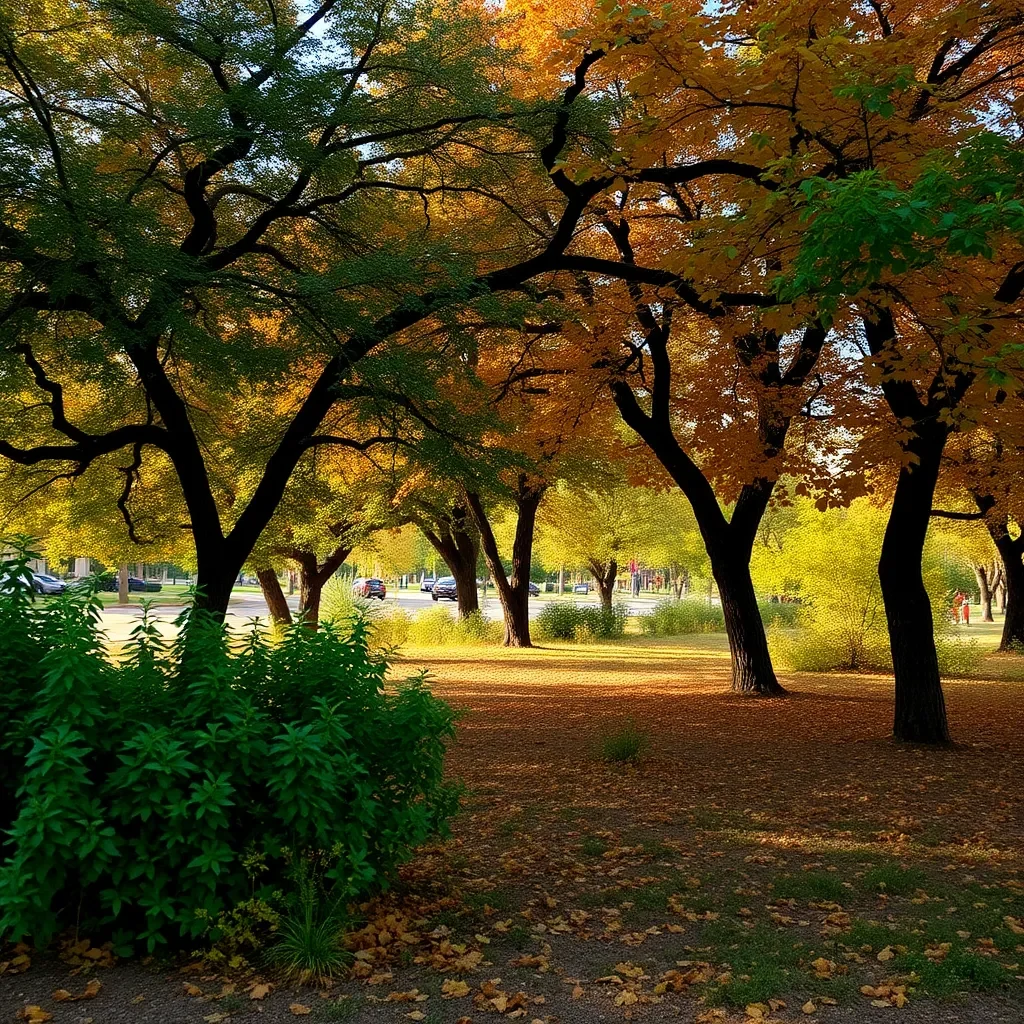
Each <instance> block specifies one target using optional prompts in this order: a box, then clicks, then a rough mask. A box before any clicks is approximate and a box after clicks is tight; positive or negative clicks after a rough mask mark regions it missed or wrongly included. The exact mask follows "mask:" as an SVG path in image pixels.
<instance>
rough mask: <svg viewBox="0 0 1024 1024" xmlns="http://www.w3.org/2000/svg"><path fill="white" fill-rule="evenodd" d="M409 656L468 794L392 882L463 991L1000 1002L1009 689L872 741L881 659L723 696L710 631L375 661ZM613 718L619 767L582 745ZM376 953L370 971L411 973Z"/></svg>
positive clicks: (1019, 924) (1011, 961)
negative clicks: (456, 714)
mask: <svg viewBox="0 0 1024 1024" xmlns="http://www.w3.org/2000/svg"><path fill="white" fill-rule="evenodd" d="M421 666H422V667H429V668H430V671H431V674H432V676H433V678H434V680H435V685H436V688H437V690H438V692H440V693H441V694H443V695H444V696H446V697H447V698H449V699H450V700H451V701H452V702H453V703H454V704H456V705H458V706H459V707H462V708H464V709H465V710H466V716H465V718H464V720H463V722H462V724H461V727H460V736H459V742H458V744H457V745H456V747H455V748H454V750H453V753H452V758H451V771H452V772H453V774H455V775H458V776H459V777H460V778H461V779H463V780H464V782H465V783H466V785H467V787H468V789H467V797H466V801H465V810H464V813H463V814H462V815H461V816H460V818H459V819H458V820H457V821H456V823H455V826H454V834H453V838H452V840H451V841H450V842H448V843H446V844H443V845H440V846H438V847H436V848H435V849H432V850H430V851H428V852H427V853H425V854H424V855H423V856H422V857H420V858H418V859H417V861H416V862H415V863H414V864H413V865H411V866H410V868H409V870H408V872H407V881H408V884H409V887H410V888H409V894H410V895H414V896H415V898H417V899H419V898H422V895H423V891H424V887H428V888H429V890H430V891H431V892H432V893H433V894H434V897H435V898H434V902H433V906H432V907H431V910H432V916H431V925H432V926H433V928H434V929H436V935H437V937H436V938H435V939H433V940H432V952H431V956H432V957H433V958H434V962H435V963H437V964H438V965H439V966H441V967H450V962H448V961H446V960H445V954H444V952H443V948H444V943H445V942H446V941H448V942H453V943H456V944H457V945H458V946H460V947H461V946H463V945H464V946H465V948H466V951H467V953H462V954H459V955H460V956H466V955H468V954H471V953H473V951H478V952H479V953H480V954H481V955H482V956H483V958H484V960H485V961H490V962H491V963H492V964H493V966H490V967H486V968H485V969H484V970H483V971H482V972H480V971H477V972H471V973H469V974H466V975H465V980H466V981H467V983H468V984H469V985H470V987H471V988H472V989H473V990H474V991H476V992H477V993H479V992H480V984H481V982H482V981H483V980H485V979H486V978H489V977H491V976H500V977H501V978H502V979H503V980H502V983H501V985H499V986H498V988H499V989H501V990H502V991H507V992H509V993H514V992H516V991H519V990H522V991H525V992H527V994H528V995H533V994H542V995H544V996H545V1000H546V1002H545V1004H544V1005H545V1007H546V1010H545V1012H546V1013H552V1014H555V1015H556V1016H560V1017H561V1018H562V1019H567V1020H575V1019H580V1020H586V1019H595V1018H596V1017H597V1016H598V1015H604V1016H605V1017H606V1018H607V1019H621V1018H622V1017H624V1016H627V1015H629V1014H634V1015H635V1016H637V1018H638V1019H652V1020H662V1019H665V1020H667V1019H676V1016H677V1015H678V1014H681V1015H682V1019H684V1020H692V1019H694V1018H695V1017H697V1018H698V1019H703V1020H709V1021H710V1020H719V1019H726V1018H725V1017H722V1016H710V1015H709V1014H710V1013H711V1011H712V1010H715V1011H716V1012H717V1011H718V1008H719V1007H720V1008H721V1011H720V1012H721V1013H722V1014H725V1015H727V1016H731V1015H733V1014H738V1018H737V1019H757V1018H756V1014H758V1013H762V1014H763V1016H764V1017H765V1018H775V1019H821V1020H823V1021H827V1020H829V1019H830V1015H833V1016H832V1017H831V1019H837V1020H858V1021H860V1020H873V1019H875V1018H876V1017H877V1019H879V1020H885V1019H888V1014H889V1013H890V1012H895V1011H896V1010H899V1014H898V1017H897V1019H916V1020H922V1021H923V1020H928V1021H931V1020H940V1019H941V1020H945V1019H947V1017H946V1016H945V1014H946V1013H947V1011H948V1009H949V1007H950V1006H954V1005H955V1006H959V1007H960V1009H961V1010H962V1009H963V1006H962V1004H961V1003H956V1004H951V1003H950V1000H954V999H956V1000H961V1001H962V1000H963V999H967V1000H968V1004H967V1005H969V1006H970V1007H972V1009H971V1014H973V1016H972V1015H971V1014H968V1015H966V1016H964V1017H963V1018H962V1019H964V1020H965V1021H966V1020H972V1021H974V1020H977V1021H985V1020H987V1019H992V1020H997V1019H1001V1018H1000V1017H999V1016H998V1014H999V1013H1000V1012H1002V1011H1001V1009H1000V1008H1006V1007H1009V1008H1010V1009H1009V1010H1008V1011H1007V1012H1009V1013H1010V1014H1011V1015H1010V1016H1006V1017H1005V1018H1004V1019H1006V1020H1018V1019H1021V1016H1022V1015H1024V876H1022V875H1021V873H1020V872H1021V868H1022V867H1024V864H1022V860H1024V828H1022V817H1024V816H1022V813H1021V812H1022V809H1024V792H1022V787H1021V785H1020V783H1019V763H1020V755H1021V748H1022V747H1024V731H1022V729H1021V726H1022V724H1024V711H1022V704H1021V701H1022V699H1024V689H1022V688H1021V686H1020V685H1019V684H1017V683H1014V682H961V681H954V682H948V683H947V685H946V693H947V700H948V704H949V712H950V721H951V727H952V730H953V734H954V737H955V739H956V741H957V746H956V747H955V748H953V749H948V750H927V749H923V748H917V747H901V746H897V745H894V744H893V743H892V742H891V741H890V740H889V739H888V732H889V728H890V720H891V713H892V684H891V681H890V680H888V679H886V678H884V677H880V676H864V675H852V674H848V675H833V676H827V677H825V676H812V675H799V676H795V675H794V676H790V677H788V678H786V679H785V683H786V685H787V686H788V687H789V689H790V696H789V697H788V698H785V699H781V700H769V701H765V700H752V699H744V698H739V697H735V696H733V695H731V694H730V693H729V692H728V676H729V660H728V650H727V647H726V644H725V641H724V637H722V636H720V635H710V636H701V637H689V638H686V639H685V640H683V639H676V640H664V641H651V640H640V639H637V640H627V641H624V642H622V643H619V644H614V643H607V644H597V645H590V646H586V647H576V646H572V645H559V646H555V645H550V646H546V647H544V648H539V649H533V650H523V651H503V650H496V649H493V648H479V647H473V648H462V649H451V650H446V651H438V650H437V649H435V648H429V649H428V648H424V649H420V650H408V651H406V652H405V653H404V655H403V658H402V661H401V664H400V665H398V666H396V671H397V672H398V673H399V674H401V673H403V672H405V671H407V670H408V669H410V668H412V667H421ZM627 721H631V722H632V723H633V724H634V725H635V726H636V727H638V728H640V729H642V730H643V731H645V732H646V734H647V737H648V746H647V749H646V751H645V752H644V754H643V756H642V757H641V760H640V763H639V764H638V765H636V766H631V765H609V764H605V763H603V761H602V760H601V756H600V752H601V748H602V742H603V739H604V738H606V737H607V736H608V735H609V734H613V733H615V732H616V731H617V730H620V729H621V728H622V727H623V726H624V725H625V724H626V723H627ZM446 929H447V930H448V931H445V930H446ZM448 932H450V934H448ZM485 940H487V941H485ZM378 948H379V947H378ZM379 952H380V954H381V966H380V969H384V967H383V965H384V964H385V963H387V962H388V958H387V957H386V956H384V955H383V954H384V950H383V949H381V948H379ZM400 959H401V958H400ZM400 959H399V963H398V964H394V965H392V966H391V968H390V969H391V971H392V972H393V973H394V981H393V987H394V988H395V989H409V988H410V987H413V986H415V985H418V986H420V988H421V991H428V989H429V985H430V976H429V974H428V975H426V976H424V975H423V974H422V972H418V971H417V970H416V968H415V965H413V967H412V972H413V975H412V977H411V980H403V979H404V978H405V977H406V975H405V974H404V973H403V972H402V971H401V968H400V966H399V965H400ZM517 965H518V966H517ZM376 969H377V968H375V970H376ZM442 973H443V971H442ZM481 973H482V975H483V977H481ZM602 979H603V980H602ZM577 983H578V984H577ZM580 990H582V991H580ZM485 991H486V990H485ZM574 993H575V995H574ZM965 994H967V995H965ZM779 1000H781V1001H783V1002H784V1003H785V1007H783V1006H782V1005H780V1004H779V1003H778V1002H777V1001H779ZM829 1000H835V1001H836V1003H837V1004H838V1008H836V1007H833V1006H832V1005H831V1003H830V1002H829ZM478 1001H479V1000H478ZM773 1001H776V1002H773ZM430 1002H431V1003H433V1002H434V1000H433V998H432V999H431V1000H430ZM442 1006H443V1004H442ZM748 1007H749V1008H750V1010H749V1011H748V1009H747V1008H748ZM843 1007H846V1008H847V1010H845V1011H844V1010H843V1009H842V1008H843ZM468 1008H469V1007H468V1006H467V1009H468ZM529 1012H530V1013H531V1014H536V1011H534V1010H530V1011H529ZM844 1012H845V1013H849V1012H853V1013H855V1014H856V1016H855V1017H849V1016H842V1015H841V1014H842V1013H844ZM918 1012H920V1013H922V1014H923V1015H922V1016H917V1013H918ZM700 1014H705V1016H704V1017H703V1018H700V1017H699V1015H700ZM836 1014H840V1016H834V1015H836ZM908 1014H910V1015H911V1016H908ZM932 1014H937V1015H936V1016H933V1015H932ZM990 1014H991V1016H990ZM457 1016H458V1015H457V1014H456V1015H454V1016H453V1017H452V1019H453V1020H454V1019H456V1018H457ZM437 1019H438V1020H448V1015H447V1014H445V1013H442V1015H441V1016H439V1017H438V1018H437ZM528 1019H530V1018H529V1017H528ZM948 1019H950V1020H952V1019H960V1018H958V1017H956V1016H951V1017H948Z"/></svg>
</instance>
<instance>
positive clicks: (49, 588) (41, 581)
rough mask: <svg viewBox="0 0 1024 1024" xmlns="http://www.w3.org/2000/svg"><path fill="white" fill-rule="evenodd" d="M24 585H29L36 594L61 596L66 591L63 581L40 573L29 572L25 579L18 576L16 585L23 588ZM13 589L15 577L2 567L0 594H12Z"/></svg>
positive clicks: (66, 587) (0, 571) (66, 586)
mask: <svg viewBox="0 0 1024 1024" xmlns="http://www.w3.org/2000/svg"><path fill="white" fill-rule="evenodd" d="M25 583H29V584H31V586H32V590H33V592H34V593H36V594H63V593H64V591H65V590H67V589H68V585H67V584H66V583H65V582H64V581H63V580H59V579H57V578H56V577H55V576H48V575H47V574H46V573H41V572H29V574H28V577H27V578H26V577H24V576H22V575H21V574H19V576H18V585H19V586H24V585H25ZM14 588H15V575H14V573H13V572H12V571H11V570H10V569H9V568H7V567H6V566H4V567H3V568H2V569H0V593H4V594H10V593H13V592H14Z"/></svg>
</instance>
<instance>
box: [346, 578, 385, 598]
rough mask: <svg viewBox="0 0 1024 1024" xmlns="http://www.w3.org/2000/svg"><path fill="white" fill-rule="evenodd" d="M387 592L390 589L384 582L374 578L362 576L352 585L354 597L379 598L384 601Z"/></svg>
mask: <svg viewBox="0 0 1024 1024" xmlns="http://www.w3.org/2000/svg"><path fill="white" fill-rule="evenodd" d="M387 592H388V588H387V587H385V586H384V581H383V580H378V579H376V578H375V577H372V576H367V577H363V576H360V577H359V579H357V580H356V581H355V583H353V584H352V596H353V597H365V598H370V597H379V598H380V599H381V600H382V601H383V600H384V598H385V596H386V595H387Z"/></svg>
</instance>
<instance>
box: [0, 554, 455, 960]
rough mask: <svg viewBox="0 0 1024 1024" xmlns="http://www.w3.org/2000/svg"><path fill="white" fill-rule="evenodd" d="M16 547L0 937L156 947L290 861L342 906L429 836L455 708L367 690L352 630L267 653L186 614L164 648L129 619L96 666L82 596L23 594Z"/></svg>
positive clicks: (0, 584) (363, 640)
mask: <svg viewBox="0 0 1024 1024" xmlns="http://www.w3.org/2000/svg"><path fill="white" fill-rule="evenodd" d="M29 557H30V553H29V552H28V551H27V549H25V548H24V547H22V549H21V550H20V553H19V554H18V555H17V557H16V558H15V560H14V561H13V562H12V563H9V564H7V565H0V678H2V679H3V684H4V685H3V687H2V688H0V829H3V830H4V831H5V832H6V835H7V840H6V843H5V845H4V847H3V855H4V859H3V863H2V865H0V939H4V938H6V939H10V940H18V939H21V938H24V937H30V938H32V939H33V941H35V942H36V943H37V944H42V943H45V942H46V941H48V940H49V939H50V938H51V937H52V936H53V935H54V934H56V933H58V932H59V931H61V930H62V929H64V928H66V927H68V926H70V925H76V924H77V925H78V927H79V928H80V929H83V930H88V931H89V932H90V933H91V934H98V933H104V934H109V935H112V936H113V935H117V936H119V941H120V942H122V943H123V942H124V941H125V939H126V938H128V937H130V939H131V940H134V941H136V942H141V943H144V944H145V946H146V947H147V948H148V949H149V950H153V949H155V948H156V947H158V946H160V945H165V944H175V943H180V942H182V941H185V940H192V939H195V938H197V937H199V936H201V935H204V934H208V932H209V927H210V922H211V921H216V920H218V919H224V918H225V915H230V914H231V912H232V911H233V909H234V908H236V907H237V906H239V905H242V904H244V903H245V902H246V901H251V900H254V899H259V898H261V897H262V896H264V895H269V894H270V893H272V892H274V891H275V890H280V889H282V888H285V887H286V885H287V879H288V877H289V873H290V867H289V866H290V865H291V864H293V863H294V861H295V858H296V857H297V856H301V857H306V858H309V857H313V858H314V859H315V860H316V861H317V863H318V864H321V865H322V866H323V878H324V880H325V882H326V883H327V884H328V885H330V887H331V890H332V892H333V894H334V896H335V897H336V898H339V899H355V898H358V897H360V896H362V895H363V894H365V893H367V892H368V891H371V890H373V889H375V888H380V887H382V886H384V885H386V884H387V881H388V878H389V876H390V875H391V873H392V872H393V870H394V869H395V867H396V866H397V865H398V864H399V863H400V862H401V861H402V860H403V859H405V858H407V857H408V856H409V853H410V851H411V850H412V849H413V848H414V847H415V846H417V845H418V844H420V843H422V842H423V841H424V840H426V839H427V838H428V837H429V836H431V835H432V834H434V833H435V832H437V831H439V830H443V829H444V826H445V822H446V820H447V818H448V817H449V816H450V815H451V814H452V813H453V812H454V810H455V808H456V805H457V800H458V791H457V787H455V786H454V785H453V784H452V783H450V782H446V781H445V779H444V777H443V762H444V754H445V749H446V745H447V743H448V741H449V740H450V739H451V738H452V736H453V734H454V726H455V721H456V715H455V713H454V712H453V711H452V709H451V708H450V707H449V706H448V705H447V704H446V703H445V702H443V701H442V700H440V699H438V698H437V697H435V696H433V694H432V693H431V692H430V690H429V688H428V687H427V685H426V683H425V681H424V678H423V677H422V676H419V677H416V678H413V679H410V680H409V681H407V682H406V683H404V684H401V685H398V686H395V685H392V684H388V685H385V675H386V673H387V665H386V664H385V663H384V662H383V661H382V660H380V659H379V658H377V657H375V656H373V655H372V654H371V653H370V652H369V651H368V649H367V632H366V626H365V624H364V623H362V622H358V621H357V622H355V623H354V624H352V625H351V626H350V627H349V628H348V631H347V632H340V631H339V630H337V629H336V628H333V627H331V626H326V627H323V628H321V630H320V631H318V632H316V633H314V632H312V631H310V630H309V629H306V628H303V627H296V628H294V629H291V630H290V631H288V632H287V633H286V634H285V636H284V638H283V640H281V641H280V642H278V643H273V642H271V641H270V640H269V639H268V638H267V637H266V636H265V635H264V634H262V633H259V632H257V631H256V630H255V629H254V630H253V631H252V632H251V633H249V634H248V635H246V636H244V637H235V636H232V635H231V634H229V633H228V632H227V631H226V630H225V628H224V627H223V626H221V625H219V624H217V623H215V622H213V621H211V620H209V619H206V618H203V617H201V616H200V615H199V614H192V613H191V612H189V611H186V612H185V613H184V614H183V616H182V619H181V621H180V623H179V625H180V627H181V629H180V632H179V639H178V640H177V641H176V642H175V643H174V644H173V645H172V644H168V643H167V642H166V641H165V640H164V639H163V638H162V637H161V634H160V632H159V630H158V629H157V628H156V626H155V624H154V623H153V622H152V621H151V620H150V619H149V618H148V617H145V616H144V617H143V619H142V622H141V623H140V625H139V626H138V628H136V629H135V630H134V632H133V634H132V637H131V639H130V641H129V643H128V644H127V647H126V649H125V650H123V651H122V652H121V653H120V655H119V656H118V658H117V659H116V660H114V659H112V658H111V657H110V656H109V655H108V653H107V650H106V646H105V643H104V637H103V634H102V631H101V629H100V616H99V611H100V606H99V603H98V601H97V599H96V596H95V593H94V592H93V591H91V590H90V589H89V588H88V587H85V588H77V589H73V590H71V591H69V592H68V594H67V595H65V596H63V597H60V598H56V599H52V600H45V601H43V600H34V598H33V595H32V593H31V588H30V585H29V583H28V580H27V564H28V559H29ZM254 857H255V858H257V859H259V861H260V863H261V865H263V869H261V873H260V879H259V885H260V888H257V889H255V890H254V887H253V881H252V872H251V871H250V870H247V864H248V865H250V866H251V863H252V860H253V858H254Z"/></svg>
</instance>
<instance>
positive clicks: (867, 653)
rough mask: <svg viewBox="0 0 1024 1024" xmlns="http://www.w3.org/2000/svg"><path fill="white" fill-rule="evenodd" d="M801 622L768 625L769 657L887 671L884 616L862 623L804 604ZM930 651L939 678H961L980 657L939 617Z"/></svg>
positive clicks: (814, 668) (794, 664) (822, 668)
mask: <svg viewBox="0 0 1024 1024" xmlns="http://www.w3.org/2000/svg"><path fill="white" fill-rule="evenodd" d="M805 621H806V627H805V628H804V629H801V630H799V631H796V632H794V631H793V630H783V629H781V628H780V624H779V623H773V624H771V625H770V626H769V629H768V644H769V648H770V650H771V653H772V659H773V660H774V661H775V662H776V663H777V664H778V665H779V666H780V667H783V668H788V669H791V670H793V671H796V672H831V671H833V670H836V669H845V670H852V671H861V672H864V671H866V672H891V671H892V652H891V651H890V649H889V632H888V629H887V627H886V624H885V619H884V617H883V618H881V620H879V619H878V618H875V619H872V620H871V621H869V622H866V623H856V622H850V621H848V620H843V619H839V618H836V619H831V620H830V619H828V618H826V617H825V616H823V615H820V614H818V613H817V611H816V610H815V609H809V610H808V615H807V617H806V620H805ZM935 652H936V654H937V655H938V660H939V673H940V674H941V675H942V676H943V678H958V677H959V678H964V677H969V676H970V675H971V674H972V673H973V672H975V671H976V670H977V668H978V666H979V664H980V663H981V651H980V649H979V647H978V643H977V641H976V640H974V639H973V638H962V637H960V636H958V635H956V634H955V633H954V632H953V629H952V627H951V626H948V625H946V624H945V623H944V622H941V621H940V622H936V624H935Z"/></svg>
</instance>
